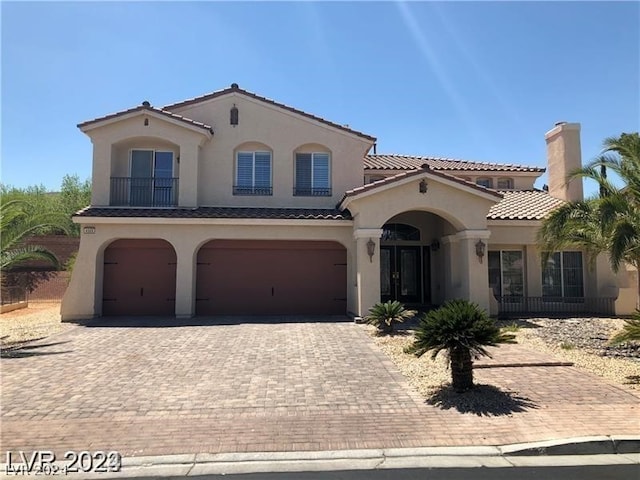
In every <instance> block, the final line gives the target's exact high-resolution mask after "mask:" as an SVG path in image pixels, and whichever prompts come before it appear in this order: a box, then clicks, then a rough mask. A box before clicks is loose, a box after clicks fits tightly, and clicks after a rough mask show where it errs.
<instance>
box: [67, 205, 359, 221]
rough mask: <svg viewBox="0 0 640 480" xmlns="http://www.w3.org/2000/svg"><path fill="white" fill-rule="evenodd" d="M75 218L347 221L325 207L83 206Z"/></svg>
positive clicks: (336, 212)
mask: <svg viewBox="0 0 640 480" xmlns="http://www.w3.org/2000/svg"><path fill="white" fill-rule="evenodd" d="M74 216H76V217H111V218H124V217H133V218H259V219H283V220H351V215H350V214H349V212H348V211H344V212H341V211H339V210H337V209H329V208H253V207H249V208H246V207H198V208H126V207H125V208H121V207H87V208H85V209H83V210H80V211H79V212H78V213H76V214H75V215H74Z"/></svg>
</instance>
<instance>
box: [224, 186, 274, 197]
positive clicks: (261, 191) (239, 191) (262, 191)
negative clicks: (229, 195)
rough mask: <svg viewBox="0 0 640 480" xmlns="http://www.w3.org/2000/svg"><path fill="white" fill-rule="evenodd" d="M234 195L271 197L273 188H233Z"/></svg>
mask: <svg viewBox="0 0 640 480" xmlns="http://www.w3.org/2000/svg"><path fill="white" fill-rule="evenodd" d="M233 194H234V195H273V187H244V186H239V185H234V186H233Z"/></svg>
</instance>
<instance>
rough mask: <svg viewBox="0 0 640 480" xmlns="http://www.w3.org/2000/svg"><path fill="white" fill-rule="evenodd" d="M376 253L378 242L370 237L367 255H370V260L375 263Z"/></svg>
mask: <svg viewBox="0 0 640 480" xmlns="http://www.w3.org/2000/svg"><path fill="white" fill-rule="evenodd" d="M374 253H376V242H374V241H373V240H372V239H369V241H368V242H367V255H369V261H370V262H371V263H373V254H374Z"/></svg>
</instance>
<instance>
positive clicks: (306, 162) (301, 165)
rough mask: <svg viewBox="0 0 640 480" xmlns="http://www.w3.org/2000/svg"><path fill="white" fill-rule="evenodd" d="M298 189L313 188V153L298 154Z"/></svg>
mask: <svg viewBox="0 0 640 480" xmlns="http://www.w3.org/2000/svg"><path fill="white" fill-rule="evenodd" d="M296 190H298V191H301V190H311V154H310V153H298V154H296Z"/></svg>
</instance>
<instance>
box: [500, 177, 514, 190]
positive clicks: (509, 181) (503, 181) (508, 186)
mask: <svg viewBox="0 0 640 480" xmlns="http://www.w3.org/2000/svg"><path fill="white" fill-rule="evenodd" d="M498 190H513V178H499V179H498Z"/></svg>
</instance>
